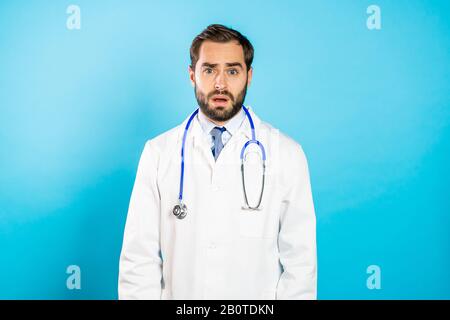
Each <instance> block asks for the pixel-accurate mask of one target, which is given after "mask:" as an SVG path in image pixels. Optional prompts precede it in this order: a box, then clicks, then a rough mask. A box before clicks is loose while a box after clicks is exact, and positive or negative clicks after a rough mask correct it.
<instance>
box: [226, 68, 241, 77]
mask: <svg viewBox="0 0 450 320" xmlns="http://www.w3.org/2000/svg"><path fill="white" fill-rule="evenodd" d="M228 73H229V74H231V75H232V76H235V75H237V74H238V73H239V72H238V71H237V70H236V69H230V70H228Z"/></svg>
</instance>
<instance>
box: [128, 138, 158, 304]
mask: <svg viewBox="0 0 450 320" xmlns="http://www.w3.org/2000/svg"><path fill="white" fill-rule="evenodd" d="M156 176H157V153H156V152H155V149H154V146H152V144H151V141H148V142H147V143H146V145H145V147H144V150H143V151H142V155H141V158H140V161H139V166H138V170H137V174H136V180H135V182H134V187H133V191H132V194H131V199H130V205H129V208H128V216H127V221H126V225H125V232H124V238H123V245H122V252H121V255H120V263H119V299H160V296H161V280H162V258H161V252H160V239H159V234H160V230H159V228H160V197H159V191H158V187H157V183H156Z"/></svg>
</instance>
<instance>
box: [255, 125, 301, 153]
mask: <svg viewBox="0 0 450 320" xmlns="http://www.w3.org/2000/svg"><path fill="white" fill-rule="evenodd" d="M260 127H261V128H262V129H263V130H265V131H267V132H269V133H270V136H271V137H272V138H273V137H275V138H276V139H278V144H279V147H280V151H281V152H282V153H285V154H288V155H289V154H291V155H292V152H294V153H298V152H301V153H303V148H302V146H301V144H300V143H299V142H298V141H296V140H295V139H294V138H293V137H291V136H289V135H288V134H287V133H285V132H284V131H282V130H280V129H278V128H276V127H274V126H273V125H272V124H270V123H268V122H266V121H263V120H261V121H260Z"/></svg>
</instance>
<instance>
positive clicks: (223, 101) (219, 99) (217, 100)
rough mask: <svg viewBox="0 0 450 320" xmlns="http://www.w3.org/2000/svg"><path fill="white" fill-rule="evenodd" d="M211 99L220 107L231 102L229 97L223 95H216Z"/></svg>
mask: <svg viewBox="0 0 450 320" xmlns="http://www.w3.org/2000/svg"><path fill="white" fill-rule="evenodd" d="M211 99H212V101H213V102H214V103H215V104H219V105H222V104H226V103H227V102H228V100H230V99H229V98H228V97H227V96H223V95H215V96H213V97H212V98H211Z"/></svg>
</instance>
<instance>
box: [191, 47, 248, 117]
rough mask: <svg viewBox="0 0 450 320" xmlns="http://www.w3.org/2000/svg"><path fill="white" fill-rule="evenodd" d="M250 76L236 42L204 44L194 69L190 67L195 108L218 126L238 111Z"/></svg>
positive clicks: (242, 51) (241, 49)
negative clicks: (196, 105)
mask: <svg viewBox="0 0 450 320" xmlns="http://www.w3.org/2000/svg"><path fill="white" fill-rule="evenodd" d="M252 73H253V69H251V68H250V70H247V67H246V65H245V60H244V50H243V48H242V46H241V45H240V44H239V43H238V42H237V41H230V42H226V43H218V42H212V41H204V42H203V43H202V45H201V46H200V50H199V59H198V61H197V64H196V65H195V70H192V68H191V67H189V75H190V79H191V83H192V86H193V87H194V88H195V96H196V98H197V102H198V105H199V106H200V109H201V110H202V111H203V113H204V114H205V115H206V116H207V117H208V118H210V119H211V120H213V121H214V122H216V123H217V124H222V123H223V122H226V121H228V120H229V119H231V118H232V117H233V116H234V115H235V114H236V113H238V112H239V110H240V108H241V106H242V103H243V102H244V99H245V94H246V92H247V86H248V85H250V82H251V79H252Z"/></svg>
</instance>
